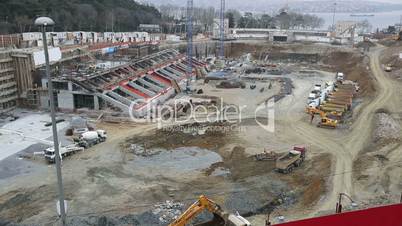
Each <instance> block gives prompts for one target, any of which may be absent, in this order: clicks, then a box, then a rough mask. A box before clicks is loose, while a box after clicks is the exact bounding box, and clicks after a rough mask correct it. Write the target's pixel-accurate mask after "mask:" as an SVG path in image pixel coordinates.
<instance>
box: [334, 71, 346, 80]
mask: <svg viewBox="0 0 402 226" xmlns="http://www.w3.org/2000/svg"><path fill="white" fill-rule="evenodd" d="M344 78H345V75H344V74H343V73H342V72H336V75H335V79H336V81H338V82H342V81H343V79H344Z"/></svg>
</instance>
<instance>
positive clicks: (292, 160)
mask: <svg viewBox="0 0 402 226" xmlns="http://www.w3.org/2000/svg"><path fill="white" fill-rule="evenodd" d="M305 158H306V147H304V146H295V147H293V149H292V150H290V151H289V152H288V153H286V154H284V155H283V156H281V157H279V158H278V159H277V160H276V166H275V169H276V171H278V172H280V173H285V174H287V173H290V172H292V171H293V169H294V168H295V167H299V166H300V165H301V164H302V163H303V161H304V159H305Z"/></svg>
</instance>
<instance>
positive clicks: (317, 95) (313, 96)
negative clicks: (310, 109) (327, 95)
mask: <svg viewBox="0 0 402 226" xmlns="http://www.w3.org/2000/svg"><path fill="white" fill-rule="evenodd" d="M319 97H320V94H318V93H313V92H311V93H310V94H309V95H308V97H307V104H310V103H311V102H313V101H314V100H315V99H317V98H319Z"/></svg>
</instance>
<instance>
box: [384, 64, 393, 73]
mask: <svg viewBox="0 0 402 226" xmlns="http://www.w3.org/2000/svg"><path fill="white" fill-rule="evenodd" d="M385 71H386V72H391V71H392V65H391V64H387V65H385Z"/></svg>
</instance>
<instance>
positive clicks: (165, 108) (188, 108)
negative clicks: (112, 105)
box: [129, 98, 275, 133]
mask: <svg viewBox="0 0 402 226" xmlns="http://www.w3.org/2000/svg"><path fill="white" fill-rule="evenodd" d="M220 103H221V104H220V105H219V106H217V105H212V104H210V105H208V104H207V105H204V104H194V103H193V101H192V99H191V98H189V99H175V100H174V101H173V103H170V104H159V103H157V102H152V101H151V102H147V101H145V100H135V101H132V102H131V104H130V107H129V115H130V118H131V120H132V121H133V122H139V123H157V127H158V129H162V128H163V127H164V126H174V125H183V124H190V123H199V124H205V123H215V122H227V123H228V124H237V125H240V123H241V122H242V121H243V120H244V119H251V118H254V120H255V122H256V123H257V125H259V126H260V127H261V128H263V129H264V130H265V131H267V132H271V133H274V132H275V101H274V100H273V98H271V99H270V100H268V101H266V102H264V103H262V104H260V105H258V106H257V107H254V108H255V109H253V110H250V109H249V108H251V107H250V106H247V105H243V106H238V105H233V104H223V103H225V102H224V100H223V98H221V99H220ZM246 112H254V114H251V113H248V114H247V113H246ZM232 128H234V127H233V125H232ZM236 128H238V126H237V127H236Z"/></svg>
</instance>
